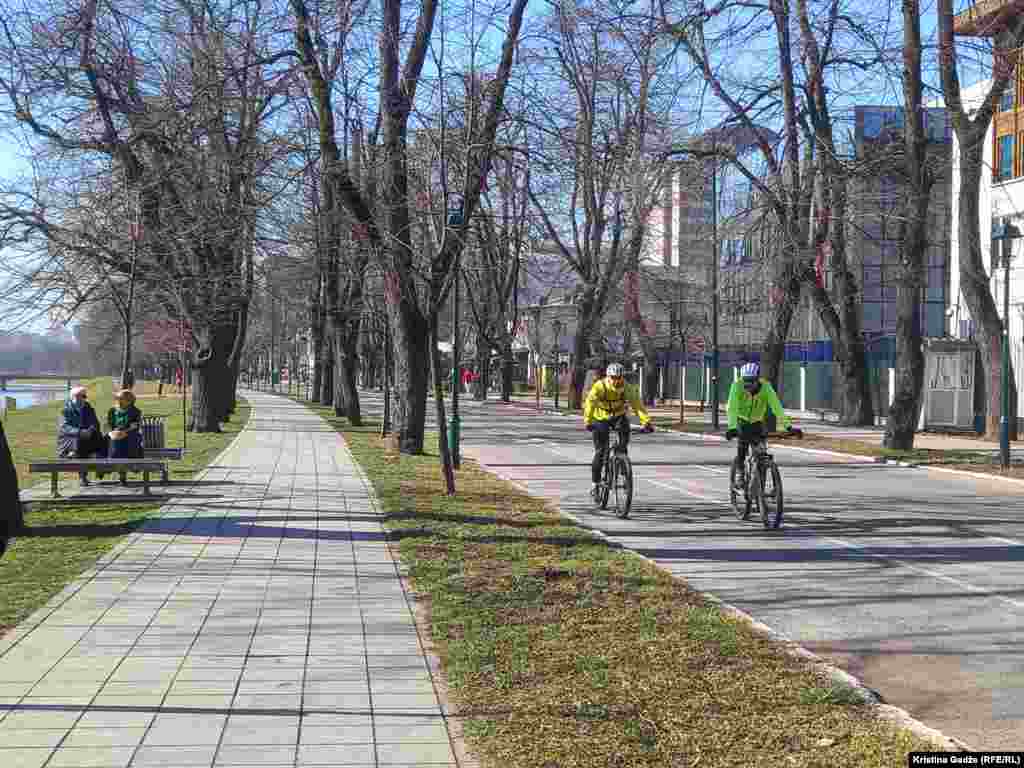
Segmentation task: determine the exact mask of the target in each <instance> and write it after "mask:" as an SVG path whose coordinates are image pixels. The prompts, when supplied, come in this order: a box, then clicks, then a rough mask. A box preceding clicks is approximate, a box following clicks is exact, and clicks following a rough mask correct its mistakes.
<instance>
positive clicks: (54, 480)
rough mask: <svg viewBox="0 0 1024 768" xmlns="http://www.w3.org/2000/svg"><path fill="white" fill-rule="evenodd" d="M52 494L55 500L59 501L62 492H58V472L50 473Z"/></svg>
mask: <svg viewBox="0 0 1024 768" xmlns="http://www.w3.org/2000/svg"><path fill="white" fill-rule="evenodd" d="M50 494H51V495H52V496H53V498H55V499H59V498H60V491H58V490H57V473H56V472H51V473H50Z"/></svg>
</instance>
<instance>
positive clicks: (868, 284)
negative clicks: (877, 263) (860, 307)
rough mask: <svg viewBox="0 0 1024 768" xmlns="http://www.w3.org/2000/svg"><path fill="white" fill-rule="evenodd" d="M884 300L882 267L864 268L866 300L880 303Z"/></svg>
mask: <svg viewBox="0 0 1024 768" xmlns="http://www.w3.org/2000/svg"><path fill="white" fill-rule="evenodd" d="M881 298H882V270H881V268H880V267H868V266H865V267H864V300H865V301H878V300H879V299H881Z"/></svg>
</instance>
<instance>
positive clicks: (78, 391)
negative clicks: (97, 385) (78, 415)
mask: <svg viewBox="0 0 1024 768" xmlns="http://www.w3.org/2000/svg"><path fill="white" fill-rule="evenodd" d="M88 394H89V393H88V391H87V390H86V388H85V387H72V388H71V397H72V398H75V397H77V396H78V395H88Z"/></svg>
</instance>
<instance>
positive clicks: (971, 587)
mask: <svg viewBox="0 0 1024 768" xmlns="http://www.w3.org/2000/svg"><path fill="white" fill-rule="evenodd" d="M822 541H829V542H832V543H833V544H838V545H839V546H841V547H845V548H847V549H860V550H863V549H865V547H864V546H862V545H860V544H854V543H853V542H850V541H846V540H845V539H837V538H834V537H828V536H823V537H822ZM928 549H929V547H922V548H921V551H922V552H923V553H927V552H928ZM865 554H867V555H868V556H869V557H874V558H878V559H879V560H888V561H889V562H892V563H896V564H897V565H901V566H903V567H904V568H909V569H910V570H912V571H916V572H918V573H923V574H924V575H925V576H929V577H931V578H933V579H936V580H938V581H944V582H947V583H949V584H953V585H954V586H957V587H959V588H960V589H965V590H967V591H968V592H975V593H977V594H980V595H985V596H986V597H988V598H991V599H993V600H998V601H999V602H1001V603H1006V604H1007V605H1011V606H1013V607H1014V608H1024V602H1021V601H1019V600H1013V599H1011V598H1009V597H1003V596H1002V595H997V594H995V593H994V592H993V591H992V590H989V589H985V588H984V587H979V586H977V585H975V584H971V583H970V582H969V581H964V580H963V579H957V578H954V577H952V576H946V575H945V574H942V573H938V572H937V571H933V570H931V569H930V568H922V567H921V566H919V565H914V564H913V563H908V562H907V561H906V560H901V559H900V558H898V557H892V556H891V555H884V554H875V553H871V552H865Z"/></svg>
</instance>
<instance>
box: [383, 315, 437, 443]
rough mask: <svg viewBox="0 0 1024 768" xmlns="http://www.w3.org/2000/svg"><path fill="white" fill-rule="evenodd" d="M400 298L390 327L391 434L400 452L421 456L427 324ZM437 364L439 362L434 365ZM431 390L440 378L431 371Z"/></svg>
mask: <svg viewBox="0 0 1024 768" xmlns="http://www.w3.org/2000/svg"><path fill="white" fill-rule="evenodd" d="M406 301H407V300H405V299H403V301H402V302H401V304H400V305H399V311H398V313H397V317H396V318H395V322H394V324H393V328H392V344H393V345H394V346H393V349H394V363H395V371H394V387H395V398H394V415H393V416H394V424H393V427H394V431H395V435H396V436H397V439H398V445H399V450H400V451H401V452H402V453H410V454H420V453H423V430H424V420H425V418H426V415H427V370H428V366H430V367H433V366H432V364H431V362H430V356H429V355H430V350H429V343H428V342H429V340H430V333H429V330H428V327H427V322H426V320H425V319H424V318H423V316H422V315H421V314H420V313H419V311H418V310H417V309H416V308H415V307H410V306H408V305H407V303H406ZM438 364H440V363H438ZM434 377H435V378H434V390H435V392H437V391H441V389H442V387H443V382H444V377H443V376H441V375H440V369H437V370H435V371H434ZM440 428H443V427H440Z"/></svg>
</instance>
